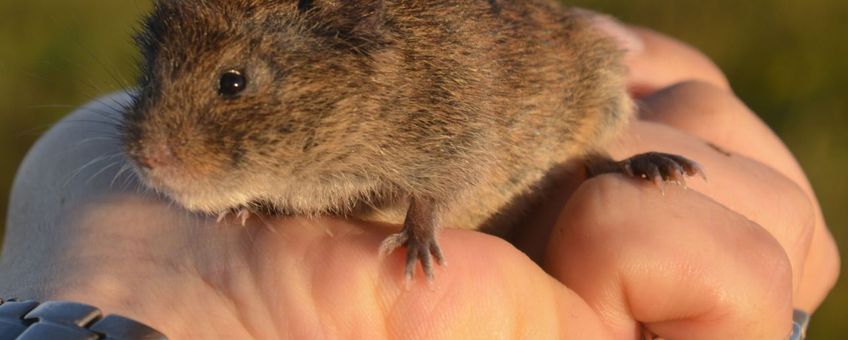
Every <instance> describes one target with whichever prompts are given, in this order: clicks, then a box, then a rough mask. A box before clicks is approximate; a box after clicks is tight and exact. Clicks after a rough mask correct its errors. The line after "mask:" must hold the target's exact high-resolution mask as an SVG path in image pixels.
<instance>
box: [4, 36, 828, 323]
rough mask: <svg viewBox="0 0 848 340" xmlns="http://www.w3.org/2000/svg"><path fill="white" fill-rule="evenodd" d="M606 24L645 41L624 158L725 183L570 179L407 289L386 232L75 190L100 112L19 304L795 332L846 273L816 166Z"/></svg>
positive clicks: (733, 103) (97, 180) (13, 286)
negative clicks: (219, 218)
mask: <svg viewBox="0 0 848 340" xmlns="http://www.w3.org/2000/svg"><path fill="white" fill-rule="evenodd" d="M602 25H603V26H606V27H607V28H608V29H610V30H611V31H614V32H618V33H617V34H619V36H620V37H622V39H625V40H627V41H628V42H629V43H628V45H630V46H633V48H631V50H632V52H631V54H630V55H629V57H628V58H629V61H628V63H629V64H630V66H631V68H632V72H631V75H630V78H629V83H630V84H631V88H632V89H633V90H634V93H637V94H638V95H639V96H640V97H641V103H642V106H641V112H640V114H639V117H634V120H635V121H634V123H633V124H631V126H630V128H629V130H628V133H627V134H625V136H623V138H622V139H621V140H620V141H619V142H617V143H615V145H614V146H613V147H611V149H610V150H608V151H609V152H610V153H611V154H612V155H614V156H617V157H618V156H625V155H632V154H634V153H636V152H640V151H646V150H651V149H662V151H668V152H674V153H679V154H684V155H687V156H689V157H691V158H693V159H697V160H699V161H700V162H701V163H702V164H703V165H704V168H705V169H707V172H708V175H709V176H710V182H709V183H704V182H700V181H691V182H690V188H691V189H692V190H684V189H683V188H681V187H678V186H674V185H667V186H666V187H665V188H664V194H661V193H660V192H659V191H658V190H657V189H656V188H654V187H651V186H650V184H648V183H646V182H640V181H634V180H631V179H626V178H624V177H622V176H618V175H607V176H600V177H598V178H595V179H592V180H589V181H587V182H585V183H583V184H582V185H579V186H578V184H577V183H571V182H568V181H564V182H563V184H562V191H561V192H558V193H557V195H555V196H552V197H551V199H550V200H549V202H548V203H547V204H546V206H544V207H539V208H538V210H537V211H535V213H534V214H533V216H534V218H531V219H530V220H528V221H527V222H526V225H524V226H522V227H521V228H518V229H519V230H521V233H520V234H518V235H514V237H513V240H514V244H515V246H513V245H510V244H508V243H506V242H504V241H503V240H501V239H498V238H494V237H491V236H487V235H485V234H482V233H479V232H473V231H462V230H443V231H442V232H441V234H440V240H441V244H442V248H443V250H444V252H445V253H446V254H447V255H448V256H449V258H450V263H449V265H448V267H447V268H440V269H439V270H438V273H437V276H436V277H437V279H436V281H435V282H434V283H433V287H430V288H429V289H428V288H427V287H426V286H425V285H426V284H425V283H424V282H416V285H421V287H411V288H412V289H405V287H404V286H403V282H404V281H403V278H402V276H401V275H400V273H398V272H397V271H396V270H394V269H396V268H397V267H398V266H399V265H401V263H402V261H403V258H402V255H401V254H394V255H392V256H391V257H389V258H387V259H385V260H383V261H382V262H380V261H379V260H378V259H377V256H376V254H375V249H377V246H378V245H379V243H380V241H381V240H382V239H383V238H385V236H386V235H388V234H389V233H390V229H391V228H387V227H385V226H381V225H375V224H367V223H360V222H356V221H342V220H337V219H330V218H322V219H298V218H289V219H271V218H267V217H265V218H263V220H262V221H260V222H261V223H258V227H256V226H251V227H247V228H242V227H239V226H229V225H219V224H216V223H215V221H212V220H204V219H200V218H197V217H194V216H191V215H188V214H187V213H185V212H183V211H182V210H180V209H178V208H175V207H173V205H171V204H169V203H167V202H165V201H163V200H161V199H158V198H156V197H153V196H150V195H145V194H141V193H138V192H136V191H135V190H132V189H134V185H132V184H129V185H122V184H123V183H125V182H124V180H123V179H119V180H118V181H116V183H117V184H113V183H112V179H113V177H114V172H111V173H110V171H108V170H107V171H102V172H100V171H99V169H97V167H87V168H85V169H83V171H81V172H80V173H79V175H77V176H74V177H73V178H72V179H70V180H68V177H69V176H68V170H67V169H75V168H78V167H82V166H83V165H85V164H86V163H88V162H89V161H90V160H91V159H93V158H95V157H98V156H102V155H106V154H111V153H113V152H117V151H119V150H120V146H119V143H118V141H117V140H114V141H111V142H103V141H97V142H86V140H87V139H89V138H91V137H92V136H98V135H100V136H106V137H111V136H114V131H111V130H108V124H107V125H104V124H103V123H95V122H94V121H97V120H99V121H101V122H110V119H111V118H109V117H114V115H116V113H115V112H110V111H109V110H108V109H107V108H104V106H103V105H98V104H94V105H93V106H89V108H88V109H83V110H80V111H78V112H76V113H74V114H72V115H71V116H70V117H69V118H67V119H66V120H65V121H64V122H63V123H60V124H58V125H57V126H56V127H55V128H54V129H52V130H51V131H50V132H49V133H48V134H47V135H45V136H44V137H43V138H42V140H41V141H39V143H38V144H37V145H36V146H35V147H34V149H33V151H32V152H31V153H30V155H29V156H28V157H27V160H26V161H25V163H24V164H23V165H22V168H21V171H20V172H19V175H18V177H17V179H16V183H15V188H14V190H13V193H12V203H11V208H10V214H9V220H8V221H7V226H8V228H7V235H6V238H5V241H6V243H5V245H4V249H3V254H2V259H0V273H2V275H0V295H2V296H19V297H24V298H32V299H39V300H48V299H69V300H77V301H82V302H86V303H91V304H95V305H97V306H99V307H101V308H102V309H104V310H105V311H107V312H110V313H121V314H124V315H127V316H129V317H133V318H136V319H138V320H141V321H143V322H146V323H148V324H150V325H152V326H154V327H155V328H157V329H159V330H162V331H164V332H165V333H166V334H168V335H169V336H170V337H171V338H175V339H179V338H189V337H191V338H219V337H220V338H237V337H245V336H254V337H258V338H272V337H280V338H315V337H319V338H320V337H323V338H338V337H343V338H374V337H392V338H412V339H439V338H444V339H448V338H487V339H489V338H493V337H494V338H565V339H636V338H637V337H638V334H639V322H643V323H645V325H646V327H647V328H648V329H650V330H651V331H652V332H653V333H655V334H658V335H659V336H662V337H664V338H671V339H675V338H686V339H716V338H729V339H780V338H784V337H785V336H786V335H787V334H788V332H789V328H790V327H789V326H790V323H791V311H792V308H793V307H796V308H802V309H805V310H807V311H814V310H815V308H816V307H817V306H818V305H819V304H820V303H821V301H822V299H823V298H824V296H826V294H827V292H829V291H830V289H831V288H832V286H833V284H834V283H835V279H836V276H837V275H838V261H839V260H838V257H837V255H836V254H837V253H836V248H835V244H834V242H833V240H832V238H831V236H830V234H829V232H828V231H827V228H826V225H825V224H824V222H823V220H822V219H821V213H820V209H819V207H818V204H817V203H816V201H815V199H814V196H813V194H812V191H811V190H810V189H809V184H807V181H806V179H805V177H804V175H803V172H801V171H800V168H799V167H798V165H797V163H796V162H795V161H794V159H793V158H792V156H791V155H790V154H789V153H788V151H786V148H785V147H784V146H783V145H782V143H781V142H780V141H779V140H778V139H777V138H776V137H775V136H774V134H773V133H771V132H770V131H769V130H768V129H767V128H766V127H765V125H764V124H763V123H762V122H761V121H760V120H759V119H757V118H756V116H755V115H754V114H753V113H751V112H750V110H748V109H747V108H746V107H745V106H744V104H742V103H741V102H740V101H739V100H738V99H736V98H735V96H733V94H732V92H730V91H729V87H728V86H727V82H726V80H725V78H724V76H723V75H721V73H720V72H719V71H718V70H717V69H716V68H715V66H714V65H713V64H712V63H711V62H709V60H707V59H706V58H704V57H703V56H702V55H701V54H700V53H698V52H697V51H694V50H693V49H691V48H690V47H688V46H686V45H684V44H681V43H679V42H676V41H674V40H671V39H669V38H667V37H664V36H662V35H659V34H656V33H653V32H650V31H647V30H644V29H640V28H622V27H616V26H615V24H614V23H610V22H606V21H604V22H603V23H602ZM610 27H612V28H610ZM622 32H630V33H622ZM105 102H106V103H108V99H107V100H105ZM730 119H732V120H733V122H734V124H719V123H720V122H726V121H727V120H730ZM637 136H638V137H637ZM705 141H709V142H711V143H713V144H715V145H718V146H720V147H721V148H722V149H724V150H726V151H729V152H730V153H731V156H730V157H728V156H726V155H725V154H723V153H720V152H718V151H716V149H714V148H712V147H709V146H707V144H706V143H705ZM575 188H576V189H575ZM32 207H38V209H32ZM533 259H535V260H536V261H535V262H534V261H533Z"/></svg>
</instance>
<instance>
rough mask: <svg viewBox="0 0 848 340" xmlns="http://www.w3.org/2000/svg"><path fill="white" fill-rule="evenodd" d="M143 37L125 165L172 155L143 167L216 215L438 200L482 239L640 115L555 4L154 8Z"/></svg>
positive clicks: (397, 217)
mask: <svg viewBox="0 0 848 340" xmlns="http://www.w3.org/2000/svg"><path fill="white" fill-rule="evenodd" d="M138 41H139V43H140V46H141V50H142V52H143V62H142V66H141V67H142V68H141V73H142V76H141V80H140V90H139V92H138V94H137V97H136V100H135V103H134V106H133V108H132V110H130V112H128V113H127V115H126V117H125V118H126V119H125V124H124V136H125V145H126V150H127V153H128V154H129V155H130V156H131V157H132V158H133V159H136V160H142V161H143V159H144V158H145V157H150V155H151V154H155V153H156V152H160V151H161V150H163V149H167V150H169V152H170V153H171V154H172V155H173V157H172V160H171V161H170V163H167V164H166V165H162V166H157V167H153V168H140V169H139V171H140V172H141V173H142V175H143V177H144V178H145V179H146V180H147V182H148V184H150V186H151V187H153V188H155V189H158V190H161V191H162V192H164V193H166V194H168V195H169V196H170V197H171V198H173V199H174V200H175V201H177V202H178V203H180V204H182V205H184V206H185V207H187V208H189V209H192V210H197V211H203V212H209V213H219V212H222V211H224V210H227V209H231V208H236V207H241V206H251V205H254V204H259V205H261V206H271V207H273V208H274V209H275V210H278V211H281V212H287V213H296V214H326V213H331V214H346V215H359V216H365V217H368V218H371V219H379V220H388V221H393V222H401V221H402V220H403V215H404V213H405V209H406V208H407V204H406V200H407V199H408V197H426V198H428V199H431V200H433V201H435V202H437V203H439V206H440V207H441V208H440V209H439V211H440V213H439V215H440V217H441V221H442V223H441V224H443V225H448V226H452V227H461V228H476V227H478V226H480V225H481V224H482V223H483V222H485V221H486V220H487V219H489V218H491V217H492V216H494V215H496V214H497V213H498V212H499V211H501V210H502V209H503V208H504V207H505V206H506V205H507V204H508V203H509V201H510V200H512V199H513V198H515V197H517V196H518V195H520V194H523V193H526V192H527V191H528V190H531V189H532V188H533V185H534V184H535V183H537V182H538V181H539V180H540V179H541V178H542V177H543V176H544V175H545V174H546V173H547V172H548V171H549V170H550V169H552V168H553V167H554V166H556V165H557V164H562V163H564V162H565V161H567V160H571V159H575V158H577V157H581V156H583V155H585V154H587V153H590V152H592V151H594V150H596V149H597V148H598V147H599V146H601V145H602V144H603V143H604V142H605V141H606V140H607V139H608V137H609V136H611V135H614V134H615V133H616V132H617V131H618V129H619V128H620V127H621V125H622V124H623V122H624V121H625V120H626V119H625V118H626V117H627V114H628V112H629V110H630V109H631V104H630V102H629V100H628V97H627V94H626V92H625V86H624V79H623V74H624V70H623V67H622V66H621V63H620V55H621V53H620V51H619V50H618V48H617V47H616V45H615V44H614V43H613V42H612V41H611V39H609V38H608V37H606V36H605V35H603V34H602V33H600V32H598V31H596V30H595V29H594V28H593V27H592V26H591V24H590V22H589V20H588V18H586V17H583V16H582V15H581V14H579V13H578V12H576V11H572V10H569V9H565V8H563V7H561V6H559V5H558V4H556V3H555V2H553V1H547V0H509V1H507V0H488V1H487V0H467V1H453V0H451V1H449V0H417V1H415V0H413V1H400V0H382V1H381V0H354V1H342V0H315V1H294V0H291V1H285V0H276V1H272V0H182V1H179V0H159V1H157V2H156V7H155V9H154V11H153V12H152V13H151V15H150V16H149V17H148V18H147V19H146V20H145V25H144V29H143V30H142V32H141V33H140V34H139V38H138ZM231 68H236V69H241V70H244V72H245V73H246V74H247V75H248V87H247V89H246V90H245V91H244V92H243V93H242V94H241V95H239V97H237V98H234V99H227V98H224V97H221V96H219V95H218V93H217V89H216V84H217V81H218V77H219V75H220V74H221V72H222V71H224V70H226V69H231ZM157 150H160V151H157Z"/></svg>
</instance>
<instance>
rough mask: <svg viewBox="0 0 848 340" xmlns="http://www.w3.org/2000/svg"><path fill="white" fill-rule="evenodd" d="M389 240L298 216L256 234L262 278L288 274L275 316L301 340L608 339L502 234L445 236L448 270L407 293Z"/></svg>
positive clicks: (278, 290) (582, 307)
mask: <svg viewBox="0 0 848 340" xmlns="http://www.w3.org/2000/svg"><path fill="white" fill-rule="evenodd" d="M386 235H388V232H379V231H375V229H374V227H373V226H368V225H365V224H359V225H354V224H351V223H350V222H345V221H339V220H330V219H322V220H306V219H296V220H286V221H283V222H280V224H279V225H277V226H276V227H275V233H273V234H271V233H267V234H263V235H261V236H258V237H257V238H256V239H257V243H256V247H257V254H262V255H261V256H262V258H261V259H258V260H259V262H260V263H262V265H261V266H259V267H256V268H255V272H257V273H264V274H261V275H270V274H268V273H275V272H276V273H280V272H284V275H281V276H280V281H279V282H269V285H268V287H264V288H267V291H269V292H275V296H273V299H271V301H276V302H277V303H276V304H275V306H277V307H278V308H275V309H274V310H272V311H271V313H270V314H271V315H274V316H275V317H276V318H278V319H280V322H285V323H282V324H285V325H287V327H288V330H287V331H288V332H289V333H288V334H293V335H295V336H294V337H295V338H297V337H298V336H300V338H311V337H313V336H311V335H314V334H321V333H322V332H323V333H324V334H343V335H344V337H350V338H368V339H383V338H392V339H472V338H481V337H482V338H488V337H490V336H492V335H496V334H501V335H506V336H508V337H510V338H523V339H544V338H563V339H606V338H609V334H607V331H606V330H605V329H604V328H603V324H602V323H601V322H600V320H599V319H598V317H597V316H595V314H594V311H593V310H592V309H591V308H589V307H588V305H587V304H586V303H585V302H583V300H582V299H581V298H579V297H578V296H577V295H576V294H574V293H573V292H572V291H570V290H568V289H566V288H565V287H564V286H563V285H562V284H561V283H559V282H558V281H556V280H554V279H552V278H551V277H550V276H549V275H547V274H546V273H545V272H544V271H542V270H541V268H539V267H538V265H536V264H535V263H533V262H532V261H530V260H529V259H528V258H527V257H526V256H524V255H523V254H521V253H520V252H518V251H517V250H516V249H515V248H513V247H512V246H510V245H509V244H508V243H506V242H504V241H502V240H500V239H498V238H494V237H491V236H487V235H484V234H480V233H476V232H467V231H456V230H445V231H444V232H442V233H441V234H440V235H439V240H440V242H441V246H442V249H443V250H444V254H445V256H446V257H447V260H448V262H449V263H450V266H449V267H436V276H435V281H434V282H433V284H432V286H428V284H427V282H426V281H425V280H423V279H422V278H423V275H422V272H421V269H420V267H419V268H416V271H418V273H417V275H416V278H418V279H416V281H414V282H413V284H412V286H411V287H406V286H405V284H404V276H403V268H404V254H403V249H401V250H400V251H397V252H395V253H392V254H390V255H389V256H388V257H386V259H385V260H384V262H380V261H379V260H378V259H377V256H376V254H377V249H378V247H379V245H380V242H381V241H382V239H383V238H384V237H385V236H386ZM285 287H290V288H292V289H285ZM262 290H265V289H262ZM303 315H307V317H303ZM293 321H296V322H293Z"/></svg>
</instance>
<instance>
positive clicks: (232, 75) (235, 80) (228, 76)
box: [218, 70, 247, 97]
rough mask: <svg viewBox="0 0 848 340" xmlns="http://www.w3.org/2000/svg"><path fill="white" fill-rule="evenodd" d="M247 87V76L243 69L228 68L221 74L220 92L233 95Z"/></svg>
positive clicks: (224, 94) (228, 95) (229, 95)
mask: <svg viewBox="0 0 848 340" xmlns="http://www.w3.org/2000/svg"><path fill="white" fill-rule="evenodd" d="M245 87H247V78H246V77H245V76H244V74H242V72H241V71H239V70H227V71H224V73H222V74H221V79H220V82H219V84H218V93H219V94H221V95H223V96H227V97H232V96H235V95H237V94H239V93H241V91H244V88H245Z"/></svg>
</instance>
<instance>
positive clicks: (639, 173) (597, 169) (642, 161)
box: [586, 152, 707, 188]
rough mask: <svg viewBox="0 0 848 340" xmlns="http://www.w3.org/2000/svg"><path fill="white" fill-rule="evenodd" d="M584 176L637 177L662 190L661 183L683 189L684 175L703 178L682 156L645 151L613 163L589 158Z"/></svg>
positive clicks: (608, 160) (605, 159)
mask: <svg viewBox="0 0 848 340" xmlns="http://www.w3.org/2000/svg"><path fill="white" fill-rule="evenodd" d="M586 169H587V175H588V177H594V176H598V175H602V174H607V173H620V174H624V175H627V176H629V177H639V178H642V179H644V180H647V181H653V182H654V184H656V185H657V186H658V187H660V188H662V186H663V183H664V182H674V183H677V184H680V185H682V186H684V187H685V186H686V176H695V175H699V176H701V178H703V179H704V180H707V176H706V174H705V173H704V170H703V168H701V166H700V165H699V164H698V163H697V162H695V161H693V160H690V159H688V158H686V157H682V156H678V155H672V154H668V153H662V152H647V153H643V154H638V155H636V156H633V157H630V158H628V159H625V160H623V161H618V162H617V161H614V160H612V159H611V158H609V157H607V156H601V155H592V156H590V157H589V158H588V159H587V164H586Z"/></svg>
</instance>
